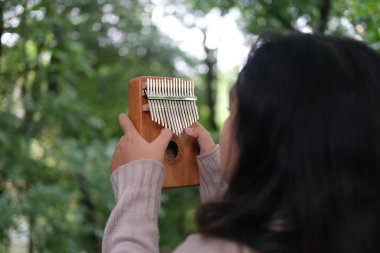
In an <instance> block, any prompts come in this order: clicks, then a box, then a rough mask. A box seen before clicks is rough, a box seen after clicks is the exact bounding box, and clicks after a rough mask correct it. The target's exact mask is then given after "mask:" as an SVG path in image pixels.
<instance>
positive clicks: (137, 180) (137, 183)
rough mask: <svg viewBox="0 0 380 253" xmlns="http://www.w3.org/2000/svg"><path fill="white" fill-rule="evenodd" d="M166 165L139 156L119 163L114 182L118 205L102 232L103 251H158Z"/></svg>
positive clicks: (113, 252) (150, 252) (138, 252)
mask: <svg viewBox="0 0 380 253" xmlns="http://www.w3.org/2000/svg"><path fill="white" fill-rule="evenodd" d="M162 182H163V167H162V165H161V164H160V163H158V162H155V161H152V160H139V161H134V162H130V163H128V164H125V165H123V166H121V167H119V168H118V169H117V170H116V171H115V172H113V173H112V176H111V183H112V187H113V190H114V194H115V198H116V201H117V202H116V205H115V207H114V208H113V210H112V212H111V214H110V217H109V219H108V222H107V224H106V228H105V231H104V236H103V243H102V252H103V253H129V252H131V253H158V252H159V246H158V237H159V236H158V226H157V219H158V212H159V207H160V195H161V188H162Z"/></svg>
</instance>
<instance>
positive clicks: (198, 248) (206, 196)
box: [102, 146, 252, 253]
mask: <svg viewBox="0 0 380 253" xmlns="http://www.w3.org/2000/svg"><path fill="white" fill-rule="evenodd" d="M219 160H220V150H219V146H216V147H215V148H214V150H212V151H211V152H210V153H208V154H204V155H200V156H198V157H197V163H198V167H199V172H200V173H199V174H200V195H201V199H202V202H203V203H205V202H208V201H212V200H213V199H215V198H217V197H219V196H220V195H221V194H223V193H224V192H225V190H226V189H227V187H228V185H227V183H226V182H225V181H224V180H223V177H222V173H221V170H220V168H219ZM111 183H112V187H113V191H114V195H115V198H116V205H115V207H114V208H113V210H112V212H111V214H110V217H109V219H108V222H107V225H106V228H105V231H104V237H103V244H102V252H103V253H159V246H158V239H159V232H158V225H157V221H158V212H159V208H160V196H161V188H162V183H163V166H162V164H160V163H158V162H156V161H153V160H139V161H134V162H130V163H128V164H125V165H123V166H120V167H119V168H118V169H117V170H116V171H114V172H113V173H112V175H111ZM190 252H191V253H193V252H204V253H216V252H218V253H227V252H228V253H235V252H236V253H237V252H239V253H240V252H242V253H246V252H252V251H251V250H249V249H248V248H247V247H244V246H242V245H238V244H237V243H235V242H231V241H227V240H222V239H216V238H209V237H205V236H202V235H200V234H195V235H191V236H189V237H188V238H187V239H186V240H185V241H184V242H183V243H182V244H181V245H179V247H178V248H177V249H176V250H175V251H174V253H190Z"/></svg>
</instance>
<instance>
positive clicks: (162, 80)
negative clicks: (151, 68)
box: [160, 79, 172, 129]
mask: <svg viewBox="0 0 380 253" xmlns="http://www.w3.org/2000/svg"><path fill="white" fill-rule="evenodd" d="M160 83H161V85H160V86H161V90H162V93H160V95H162V96H165V95H166V88H165V85H166V79H160ZM160 101H161V102H162V104H163V105H164V107H163V110H164V111H165V115H166V121H167V126H166V128H170V129H172V122H171V118H170V113H169V111H168V110H169V107H168V103H167V101H166V100H160Z"/></svg>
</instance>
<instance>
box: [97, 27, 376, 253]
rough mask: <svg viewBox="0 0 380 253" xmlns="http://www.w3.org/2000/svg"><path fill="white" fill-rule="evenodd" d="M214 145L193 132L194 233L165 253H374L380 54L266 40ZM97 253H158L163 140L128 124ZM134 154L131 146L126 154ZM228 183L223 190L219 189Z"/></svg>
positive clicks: (336, 43) (323, 40) (298, 37)
mask: <svg viewBox="0 0 380 253" xmlns="http://www.w3.org/2000/svg"><path fill="white" fill-rule="evenodd" d="M230 103H231V115H230V116H229V118H228V119H227V120H226V122H225V124H224V127H223V130H222V133H221V136H220V153H221V155H220V159H221V160H220V164H221V170H219V168H218V167H219V166H218V164H219V147H218V146H217V145H215V144H214V143H213V141H212V139H211V138H210V136H209V134H208V133H207V131H206V130H204V129H203V128H202V127H201V126H200V125H198V126H197V127H195V128H194V129H187V130H186V133H187V134H189V135H191V136H194V137H195V138H197V139H198V143H199V146H200V150H201V151H200V152H201V154H200V156H199V157H198V158H197V161H198V165H199V168H200V174H201V197H202V200H203V202H204V204H203V205H202V206H201V207H200V209H199V210H198V213H197V223H198V228H199V234H198V235H193V236H190V237H189V238H188V239H187V240H186V241H185V242H184V243H183V244H181V245H180V246H179V247H178V248H177V249H176V250H175V251H174V252H176V253H185V252H232V253H233V252H263V253H264V252H302V253H322V252H332V253H333V252H334V253H335V252H345V253H350V252H352V253H354V252H355V253H357V252H361V253H363V252H366V253H367V252H368V253H375V252H376V253H377V252H380V198H379V196H380V56H379V55H378V54H377V53H376V52H375V51H374V50H372V49H370V48H369V47H367V46H366V45H364V44H363V43H361V42H357V41H354V40H351V39H345V38H334V37H330V36H317V35H306V34H290V35H287V36H272V37H263V38H261V39H260V40H259V42H258V43H257V44H256V46H255V47H254V49H253V50H252V51H251V53H250V54H249V58H248V60H247V63H246V64H245V66H244V68H243V69H242V71H241V72H240V74H239V77H238V80H237V83H236V85H235V87H234V88H233V89H232V92H231V98H230ZM119 121H120V124H121V127H122V128H123V129H124V136H123V137H122V138H121V140H120V142H119V144H118V147H117V148H116V150H115V153H114V156H113V159H112V162H111V172H112V182H113V186H114V191H115V195H116V197H117V199H118V202H117V204H116V206H115V208H114V210H113V211H112V213H111V216H110V219H109V221H108V223H107V227H106V230H105V235H104V241H103V252H113V253H114V252H144V253H145V252H146V253H148V252H158V230H157V214H158V208H159V203H160V189H161V184H162V165H161V162H162V160H163V156H164V150H165V147H166V146H167V144H168V142H169V140H170V137H171V133H170V131H168V130H163V132H162V133H161V135H160V136H159V137H158V138H157V139H156V140H155V141H154V142H152V143H147V142H145V141H144V140H143V139H142V138H141V137H140V136H139V134H138V133H137V132H136V130H135V129H134V126H133V124H132V123H131V122H130V120H129V119H128V118H127V116H126V115H121V116H120V118H119ZM131 147H133V149H132V148H131ZM225 182H228V183H225Z"/></svg>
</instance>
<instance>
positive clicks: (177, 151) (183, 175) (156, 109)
mask: <svg viewBox="0 0 380 253" xmlns="http://www.w3.org/2000/svg"><path fill="white" fill-rule="evenodd" d="M196 100H197V98H196V96H195V94H194V84H193V82H191V81H189V80H186V79H182V78H171V77H155V76H142V77H136V78H134V79H132V80H130V81H129V86H128V113H129V117H130V119H131V120H132V122H133V124H134V125H135V127H136V129H137V131H138V132H139V133H140V134H141V136H142V137H143V138H145V139H146V140H147V141H148V142H152V141H153V140H154V139H156V137H157V136H158V135H159V134H160V132H161V129H162V128H163V127H165V128H169V129H171V130H172V131H173V133H174V134H173V137H172V139H171V141H170V142H169V145H168V148H167V150H166V152H165V158H164V174H165V177H164V185H163V187H164V188H172V187H182V186H190V185H198V184H199V173H198V166H197V163H196V159H195V157H196V156H197V155H198V154H199V147H198V145H197V142H196V139H195V138H193V137H190V136H188V135H186V134H184V133H183V130H184V129H185V128H188V127H191V126H192V125H193V124H194V123H195V122H196V121H197V120H198V109H197V106H196Z"/></svg>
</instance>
